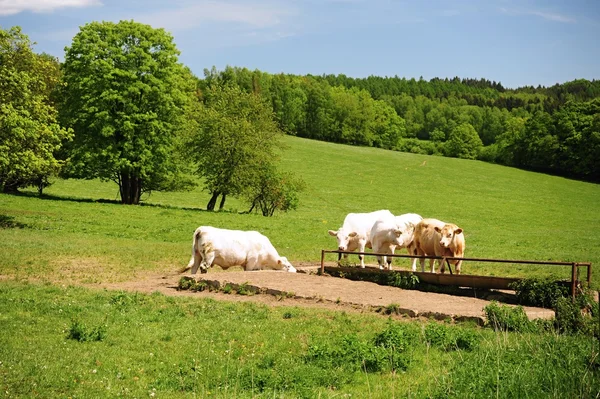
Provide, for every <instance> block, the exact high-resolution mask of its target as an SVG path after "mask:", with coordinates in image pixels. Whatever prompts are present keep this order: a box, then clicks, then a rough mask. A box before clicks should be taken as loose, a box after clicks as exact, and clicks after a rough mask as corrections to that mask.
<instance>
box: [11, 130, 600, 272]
mask: <svg viewBox="0 0 600 399" xmlns="http://www.w3.org/2000/svg"><path fill="white" fill-rule="evenodd" d="M284 142H285V144H286V148H285V149H284V150H283V151H282V161H283V162H282V164H283V167H284V168H285V169H287V170H290V171H293V172H295V173H296V174H297V175H298V176H300V177H302V179H303V180H304V181H305V182H306V190H305V191H304V192H303V193H302V195H301V202H300V206H299V208H298V210H296V211H291V212H288V213H276V215H275V216H274V217H271V218H267V217H263V216H260V215H257V214H250V215H249V214H242V213H241V212H243V211H246V210H247V209H248V205H247V204H245V203H243V202H240V201H239V200H236V199H235V198H228V200H227V203H226V204H225V212H216V213H210V212H206V211H205V210H204V209H205V206H206V203H207V202H208V199H209V195H208V193H207V192H205V191H203V190H202V186H201V185H200V186H198V187H197V188H196V189H195V190H193V191H190V192H175V193H159V192H155V193H152V194H151V195H149V196H146V197H144V201H143V202H144V205H146V206H124V205H120V204H118V188H117V186H116V185H115V184H113V183H111V182H100V181H86V180H58V181H56V182H55V183H54V184H53V185H52V186H51V187H49V188H47V189H46V190H45V194H46V197H45V198H42V199H40V198H37V197H36V196H35V191H34V190H33V189H31V190H29V191H26V194H27V195H25V196H9V195H3V194H0V215H1V216H2V218H3V220H4V222H3V225H5V228H2V229H0V251H1V252H2V253H3V254H5V256H3V257H2V260H0V273H2V274H10V275H13V274H16V275H20V276H31V275H36V276H39V277H42V276H43V275H47V274H48V273H50V274H52V273H58V274H60V275H65V274H68V273H70V270H71V269H73V268H74V267H75V265H85V267H86V268H87V269H85V270H86V271H85V272H82V271H81V268H79V269H77V271H76V272H73V273H75V274H77V273H79V274H80V277H82V276H83V278H84V279H85V280H86V281H87V282H94V281H104V280H106V279H129V278H131V277H133V276H135V274H136V272H140V271H150V270H153V271H159V270H160V271H162V270H175V269H178V268H180V267H181V266H183V265H185V264H186V263H187V261H188V260H189V254H190V248H191V238H192V233H193V231H194V230H195V228H196V227H198V226H199V225H213V226H218V227H223V228H231V229H252V230H258V231H261V232H262V233H264V234H266V235H267V236H268V237H269V238H270V239H271V241H272V242H273V243H274V245H275V247H276V248H277V249H278V250H279V252H280V254H281V255H283V256H287V257H288V258H289V259H290V260H292V262H293V261H296V262H318V261H319V260H320V250H321V249H335V246H336V245H335V240H334V239H333V238H331V237H330V236H329V235H328V234H327V230H328V229H337V228H338V227H339V226H340V225H341V224H342V222H343V219H344V217H345V216H346V214H347V213H349V212H369V211H372V210H377V209H389V210H390V211H392V212H393V213H394V214H402V213H407V212H415V213H419V214H420V215H422V216H424V217H435V218H438V219H441V220H444V221H448V222H453V223H456V224H457V225H459V226H460V227H462V228H463V229H464V231H465V235H466V243H467V249H466V256H467V257H479V258H503V259H525V260H553V261H568V262H572V261H579V262H592V263H594V264H599V261H600V250H599V249H600V244H599V243H600V229H599V227H600V186H598V185H595V184H590V183H584V182H579V181H574V180H568V179H565V178H561V177H556V176H549V175H544V174H539V173H533V172H527V171H522V170H518V169H514V168H507V167H504V166H497V165H491V164H488V163H483V162H478V161H469V160H461V159H451V158H444V157H435V156H424V155H416V154H408V153H400V152H393V151H386V150H381V149H374V148H363V147H352V146H344V145H337V144H331V143H323V142H318V141H310V140H304V139H300V138H294V137H286V138H285V140H284ZM333 259H335V256H334V255H331V258H330V260H333ZM352 259H354V261H355V262H356V257H351V260H352ZM367 262H368V263H369V262H370V263H375V259H374V258H367ZM395 264H396V265H397V266H398V267H401V268H407V267H408V265H409V261H408V260H407V259H397V260H395ZM99 265H101V266H102V267H101V268H99V267H98V266H99ZM463 272H464V273H471V274H483V275H496V276H503V275H506V276H546V275H553V276H556V277H560V278H568V276H569V268H567V267H551V266H531V265H506V264H504V265H502V264H500V265H498V264H487V263H485V264H484V263H481V264H474V263H465V264H464V266H463ZM63 277H66V276H63Z"/></svg>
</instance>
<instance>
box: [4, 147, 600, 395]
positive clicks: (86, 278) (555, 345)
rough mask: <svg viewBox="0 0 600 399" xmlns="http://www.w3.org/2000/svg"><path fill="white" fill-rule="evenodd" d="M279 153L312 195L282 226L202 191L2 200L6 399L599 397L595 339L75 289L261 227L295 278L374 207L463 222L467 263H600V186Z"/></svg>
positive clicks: (357, 155)
mask: <svg viewBox="0 0 600 399" xmlns="http://www.w3.org/2000/svg"><path fill="white" fill-rule="evenodd" d="M285 143H286V148H285V149H284V150H283V153H282V159H283V166H284V167H285V168H286V169H288V170H290V171H294V172H295V173H297V174H298V175H299V176H301V177H302V178H303V179H304V181H305V182H306V187H307V188H306V190H305V191H304V192H303V193H302V196H301V203H300V207H299V209H298V210H296V211H293V212H289V213H277V214H276V215H275V216H274V217H272V218H266V217H263V216H260V215H256V214H242V213H241V212H243V211H245V210H247V205H246V204H244V203H242V202H240V201H237V200H235V199H232V198H230V199H228V201H227V203H226V206H225V208H226V210H225V211H223V212H214V213H211V212H206V211H204V207H205V206H206V203H207V201H208V194H207V193H205V192H203V191H202V190H201V187H199V188H197V189H195V190H194V191H191V192H177V193H152V195H150V196H147V197H145V198H144V204H143V205H141V206H126V205H120V204H118V193H117V187H116V185H114V184H112V183H107V182H100V181H83V180H58V181H56V182H55V183H54V184H53V185H52V186H51V187H49V188H48V189H46V190H45V195H44V196H43V197H42V198H39V197H38V196H37V195H36V193H35V191H34V190H33V189H32V190H30V191H25V192H24V193H23V194H22V195H16V196H15V195H5V194H0V254H1V256H0V397H6V398H48V397H65V398H66V397H72V398H98V397H137V398H140V397H157V398H213V397H214V398H351V397H352V398H394V397H398V398H401V397H402V398H405V397H414V398H447V397H454V398H468V397H471V398H489V397H500V398H524V397H528V398H548V397H554V398H573V397H581V398H588V397H589V398H591V397H597V395H598V393H599V392H600V373H599V371H598V367H599V366H598V364H600V362H599V361H598V358H597V356H598V341H597V340H596V339H595V338H592V337H589V336H580V335H559V334H557V333H556V332H542V333H539V332H538V333H531V332H520V333H515V332H507V331H500V332H494V331H493V330H492V329H490V328H480V327H477V326H474V325H470V324H457V325H453V324H449V323H445V322H436V321H422V320H421V321H419V320H414V321H409V320H396V319H388V318H386V317H382V316H380V315H376V314H358V313H354V312H352V313H346V312H334V311H325V310H316V309H308V308H298V307H295V306H291V303H290V306H281V307H274V308H270V307H267V306H263V305H256V304H252V303H233V302H227V301H215V300H211V299H206V298H204V299H203V298H201V297H200V298H193V297H192V298H189V297H188V298H172V297H167V296H164V295H162V294H158V293H155V294H150V295H144V294H135V293H126V292H120V291H108V290H96V289H92V288H83V287H81V284H83V283H85V284H91V285H92V286H93V285H94V284H97V283H100V282H109V281H113V282H114V281H124V280H132V279H135V278H137V277H140V276H143V275H144V274H145V273H150V272H166V271H173V270H176V269H179V268H181V267H182V266H184V265H186V264H187V262H188V260H189V256H190V252H191V241H192V233H193V231H194V229H195V228H196V227H198V226H199V225H202V224H207V225H213V226H219V227H224V228H232V229H255V230H259V231H261V232H263V233H264V234H266V235H267V236H268V237H270V239H271V241H272V242H273V243H274V245H275V246H276V248H278V250H279V252H280V254H281V255H284V256H287V257H288V258H289V259H290V260H291V261H292V263H294V262H315V263H316V262H318V261H319V259H320V250H321V249H334V248H335V241H334V240H333V238H331V237H329V236H328V234H327V230H328V229H337V228H338V227H339V226H340V225H341V223H342V221H343V219H344V217H345V215H346V214H347V213H349V212H366V211H371V210H375V209H389V210H391V211H392V212H393V213H395V214H401V213H406V212H416V213H419V214H421V215H422V216H425V217H436V218H439V219H442V220H446V221H450V222H454V223H456V224H458V225H459V226H461V227H462V228H463V229H464V230H465V234H466V241H467V252H466V255H467V256H469V257H484V258H508V259H531V260H560V261H590V262H593V263H594V264H596V265H597V264H598V261H599V260H600V259H599V258H600V254H599V253H598V243H599V242H600V230H599V229H598V228H597V227H600V212H599V211H600V209H599V208H600V201H599V200H598V199H599V198H600V189H599V186H597V185H593V184H589V183H582V182H578V181H573V180H568V179H563V178H559V177H554V176H547V175H542V174H536V173H531V172H526V171H522V170H517V169H511V168H507V167H502V166H495V165H490V164H486V163H482V162H477V161H466V160H459V159H450V158H442V157H431V156H423V155H414V154H407V153H399V152H391V151H384V150H379V149H373V148H361V147H349V146H341V145H335V144H330V143H322V142H317V141H308V140H304V139H298V138H293V137H286V138H285ZM330 259H331V260H334V259H335V257H334V256H333V255H331V258H330ZM352 259H356V258H352ZM368 262H370V263H375V261H374V259H368ZM408 264H409V262H408V260H406V259H400V260H396V265H397V266H398V267H404V268H406V267H408ZM565 269H566V268H559V267H544V266H535V267H534V266H517V265H488V264H474V263H465V264H464V265H463V270H464V272H465V273H477V274H490V275H510V276H524V277H537V276H548V275H552V276H555V277H560V278H567V277H568V270H565ZM211 272H213V271H211ZM594 282H595V283H596V285H597V282H598V279H597V278H594ZM199 296H200V294H199Z"/></svg>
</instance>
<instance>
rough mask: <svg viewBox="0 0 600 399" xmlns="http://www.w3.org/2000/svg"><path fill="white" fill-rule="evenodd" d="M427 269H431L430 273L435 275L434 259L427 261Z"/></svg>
mask: <svg viewBox="0 0 600 399" xmlns="http://www.w3.org/2000/svg"><path fill="white" fill-rule="evenodd" d="M429 267H430V268H431V273H435V259H429Z"/></svg>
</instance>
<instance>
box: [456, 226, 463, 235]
mask: <svg viewBox="0 0 600 399" xmlns="http://www.w3.org/2000/svg"><path fill="white" fill-rule="evenodd" d="M460 233H462V229H461V228H460V227H459V228H458V229H456V230H454V234H460Z"/></svg>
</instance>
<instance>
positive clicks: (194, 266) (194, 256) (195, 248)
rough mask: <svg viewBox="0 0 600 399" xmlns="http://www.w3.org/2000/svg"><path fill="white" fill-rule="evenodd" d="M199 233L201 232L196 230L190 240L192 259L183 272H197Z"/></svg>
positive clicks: (199, 258) (198, 263)
mask: <svg viewBox="0 0 600 399" xmlns="http://www.w3.org/2000/svg"><path fill="white" fill-rule="evenodd" d="M201 233H202V232H201V231H200V229H197V230H196V231H195V233H194V238H193V239H192V258H191V259H190V262H189V263H188V265H187V266H186V267H185V268H184V270H183V271H187V270H190V269H192V272H195V271H197V270H198V266H199V265H200V260H201V257H200V253H199V251H198V241H199V240H200V234H201Z"/></svg>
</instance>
